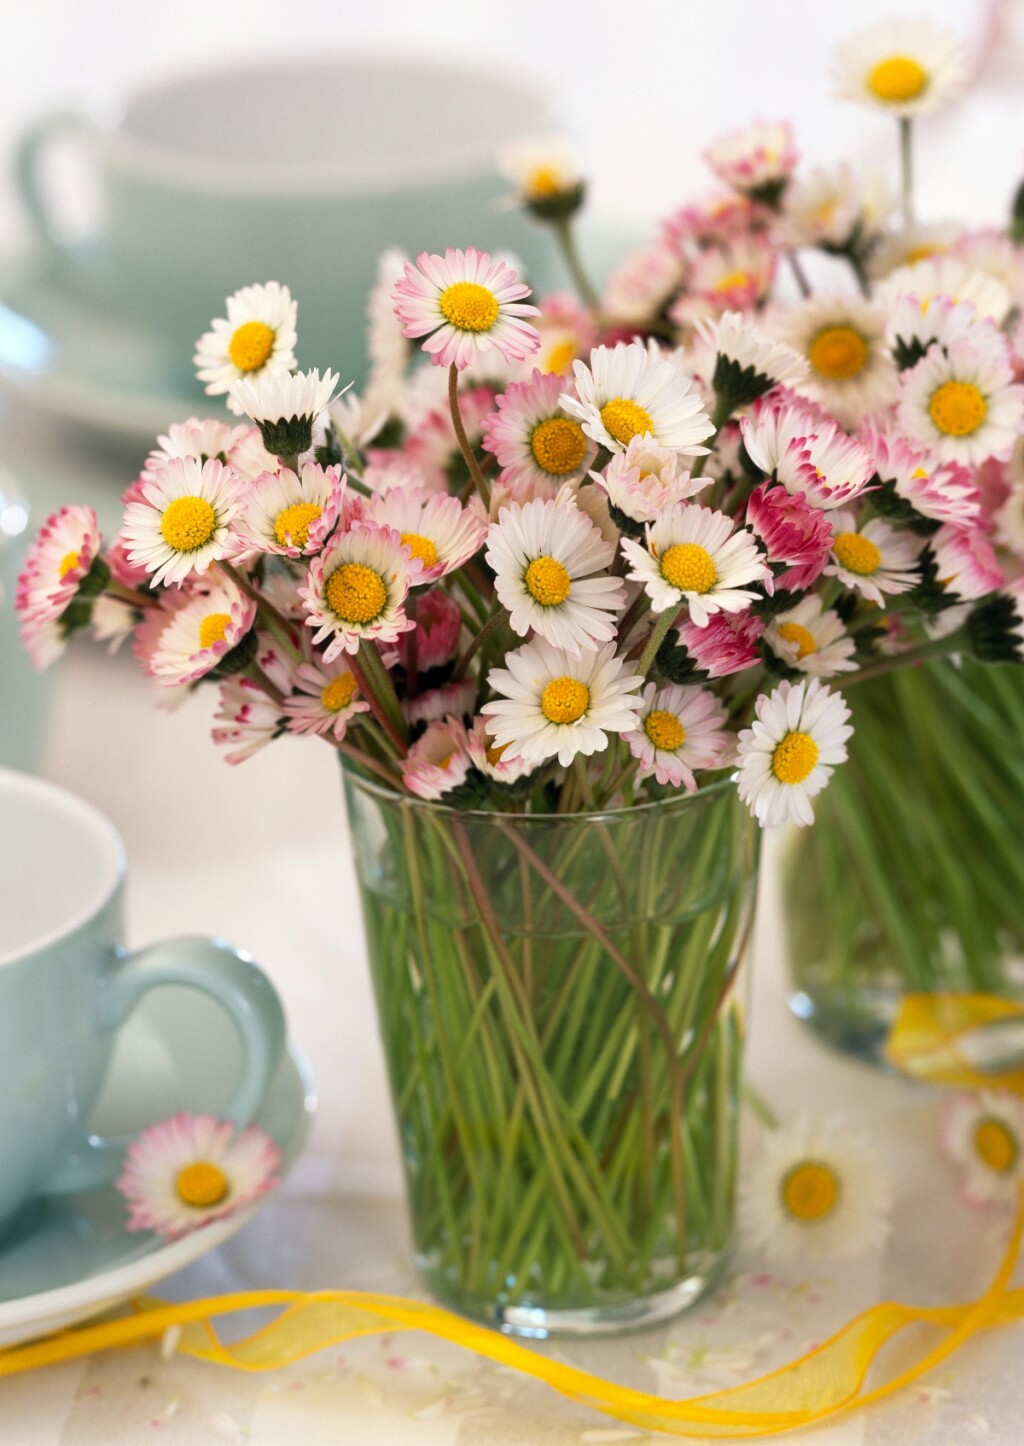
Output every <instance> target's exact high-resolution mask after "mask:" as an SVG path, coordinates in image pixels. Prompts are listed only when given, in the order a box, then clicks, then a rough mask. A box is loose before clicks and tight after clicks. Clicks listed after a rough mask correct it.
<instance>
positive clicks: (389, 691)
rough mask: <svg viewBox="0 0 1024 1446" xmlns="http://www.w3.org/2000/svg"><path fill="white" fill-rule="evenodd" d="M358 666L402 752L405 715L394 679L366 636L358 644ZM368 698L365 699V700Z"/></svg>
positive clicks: (350, 659) (404, 734)
mask: <svg viewBox="0 0 1024 1446" xmlns="http://www.w3.org/2000/svg"><path fill="white" fill-rule="evenodd" d="M357 656H358V659H359V667H360V669H361V670H362V673H363V676H364V678H365V679H366V680H367V682H368V683H369V684H370V687H371V689H372V690H373V694H374V697H375V698H376V700H377V702H378V703H379V705H380V707H381V709H382V711H383V713H384V715H385V716H386V718H387V720H388V722H389V724H390V735H391V736H392V737H393V738H395V739H397V742H398V746H399V750H400V751H401V752H402V753H404V752H405V745H406V738H407V729H406V725H405V717H404V715H403V713H402V705H401V703H399V701H398V694H397V693H396V692H395V684H394V679H393V678H392V676H391V674H390V673H389V672H388V670H387V668H385V666H384V663H383V661H382V660H381V656H380V653H378V651H377V649H376V647H375V646H374V644H373V643H372V642H370V641H369V640H368V639H367V638H363V639H362V640H361V641H360V644H359V653H358V655H357ZM348 662H349V666H350V667H351V665H352V655H351V654H349V658H348ZM369 701H370V700H369V699H367V702H369Z"/></svg>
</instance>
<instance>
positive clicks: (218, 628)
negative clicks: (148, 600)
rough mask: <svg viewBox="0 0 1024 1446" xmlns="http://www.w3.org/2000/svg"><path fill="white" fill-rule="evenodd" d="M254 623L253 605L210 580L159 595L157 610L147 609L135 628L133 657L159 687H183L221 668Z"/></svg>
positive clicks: (240, 594)
mask: <svg viewBox="0 0 1024 1446" xmlns="http://www.w3.org/2000/svg"><path fill="white" fill-rule="evenodd" d="M255 621H256V604H255V602H253V600H252V599H251V598H250V597H248V596H247V595H246V594H245V593H243V592H241V591H240V590H239V589H238V588H237V587H236V586H235V585H234V583H232V582H228V580H227V579H226V578H221V577H214V578H213V580H212V581H207V582H204V583H197V584H195V585H193V587H192V588H191V589H190V590H182V591H180V592H175V593H170V592H168V593H164V594H163V595H162V596H161V599H160V607H158V608H151V609H149V611H148V612H147V613H146V615H145V617H144V618H143V619H142V621H141V622H140V623H139V624H138V626H137V627H136V629H135V642H134V643H133V645H132V651H133V652H134V653H135V656H136V657H137V658H138V660H139V662H140V663H141V664H142V669H143V672H144V673H146V674H147V676H149V677H151V678H155V679H156V681H157V682H158V683H159V684H160V685H161V686H162V687H165V688H175V687H184V685H185V684H187V683H194V682H196V681H197V680H198V679H199V678H202V677H205V675H206V674H207V673H211V672H212V671H213V669H214V668H216V667H217V666H218V665H219V664H221V663H222V662H223V661H224V659H225V658H226V657H227V656H228V654H229V653H231V652H233V651H234V649H235V648H237V647H238V646H239V644H240V643H242V642H243V641H244V640H245V639H246V638H247V637H248V636H249V635H250V634H251V631H252V626H253V623H254V622H255ZM253 644H255V639H253ZM253 652H255V646H253Z"/></svg>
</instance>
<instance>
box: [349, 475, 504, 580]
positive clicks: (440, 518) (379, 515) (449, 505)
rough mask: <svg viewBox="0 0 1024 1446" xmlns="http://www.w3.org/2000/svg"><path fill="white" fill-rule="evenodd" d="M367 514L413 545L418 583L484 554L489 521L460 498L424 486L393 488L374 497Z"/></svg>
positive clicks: (411, 549)
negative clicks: (423, 488)
mask: <svg viewBox="0 0 1024 1446" xmlns="http://www.w3.org/2000/svg"><path fill="white" fill-rule="evenodd" d="M363 516H364V517H365V519H366V521H367V522H372V523H375V524H376V525H377V526H378V527H391V528H393V529H394V531H395V532H397V533H398V535H399V536H400V537H401V539H402V542H403V544H404V546H406V547H407V548H408V549H409V552H410V554H411V559H412V566H413V569H414V571H416V572H417V573H418V575H417V576H415V577H414V578H413V582H414V583H425V582H436V581H437V579H438V578H439V577H444V576H446V575H447V574H448V573H450V572H454V571H455V570H456V568H459V567H461V566H462V564H463V563H464V562H468V560H469V559H470V558H471V557H472V556H473V554H474V553H476V552H479V550H480V548H481V547H483V544H484V538H485V537H486V535H487V523H486V522H485V521H484V520H483V518H482V516H481V515H480V513H479V512H478V511H476V510H475V509H473V508H470V507H463V506H462V503H461V502H460V501H459V499H458V498H457V497H447V496H444V495H443V494H441V493H438V492H434V493H430V494H428V493H426V492H424V491H423V490H422V489H421V488H413V489H412V490H409V491H407V490H404V489H402V488H392V489H390V490H389V491H387V492H385V493H384V494H383V495H380V494H377V495H376V496H374V497H370V498H368V499H367V501H366V502H365V504H364V507H363Z"/></svg>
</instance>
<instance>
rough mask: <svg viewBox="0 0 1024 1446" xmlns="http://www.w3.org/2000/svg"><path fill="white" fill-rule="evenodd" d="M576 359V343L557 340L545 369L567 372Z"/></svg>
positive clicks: (568, 340)
mask: <svg viewBox="0 0 1024 1446" xmlns="http://www.w3.org/2000/svg"><path fill="white" fill-rule="evenodd" d="M575 360H576V343H575V342H573V341H571V340H570V339H568V338H566V340H565V341H559V342H556V343H555V345H554V346H553V347H552V348H551V350H550V351H549V352H548V359H547V365H546V366H545V368H544V370H545V371H549V372H559V373H561V372H567V371H568V370H569V368H570V367H571V366H572V364H573V362H574V361H575ZM581 430H582V429H581Z"/></svg>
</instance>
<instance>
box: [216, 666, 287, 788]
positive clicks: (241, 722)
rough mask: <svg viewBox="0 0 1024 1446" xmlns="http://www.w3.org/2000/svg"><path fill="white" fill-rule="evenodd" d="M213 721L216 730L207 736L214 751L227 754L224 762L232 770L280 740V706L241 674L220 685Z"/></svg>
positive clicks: (281, 726) (283, 724) (258, 686)
mask: <svg viewBox="0 0 1024 1446" xmlns="http://www.w3.org/2000/svg"><path fill="white" fill-rule="evenodd" d="M214 717H215V719H216V722H217V724H218V725H219V726H218V727H215V728H213V729H211V733H210V736H211V738H212V739H213V742H214V744H215V745H216V746H217V747H218V748H229V749H230V750H231V751H230V752H229V753H225V755H224V761H225V762H226V763H230V764H232V765H234V766H237V765H238V764H239V763H245V762H246V760H247V759H249V758H252V757H253V756H254V755H255V754H257V753H259V752H260V750H261V749H262V748H265V747H266V746H267V744H268V743H273V741H274V739H275V738H280V736H281V734H282V733H283V732H284V727H285V719H284V716H283V709H282V705H281V704H280V703H279V702H277V701H276V700H275V699H274V698H272V697H271V696H270V694H269V693H268V692H267V691H266V689H264V688H261V687H260V685H259V683H257V682H256V681H255V679H253V678H250V677H248V676H246V674H244V673H242V674H239V675H238V676H237V677H234V678H227V679H225V680H224V682H222V683H221V685H220V702H219V705H218V708H217V712H216V714H215V715H214Z"/></svg>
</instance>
